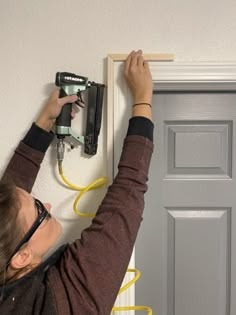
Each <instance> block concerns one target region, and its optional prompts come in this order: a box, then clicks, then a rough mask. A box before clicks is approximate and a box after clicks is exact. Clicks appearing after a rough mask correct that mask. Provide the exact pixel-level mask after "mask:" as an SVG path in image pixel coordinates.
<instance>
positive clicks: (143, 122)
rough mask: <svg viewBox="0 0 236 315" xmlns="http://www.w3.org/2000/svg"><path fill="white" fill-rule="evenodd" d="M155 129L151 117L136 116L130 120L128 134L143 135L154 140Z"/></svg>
mask: <svg viewBox="0 0 236 315" xmlns="http://www.w3.org/2000/svg"><path fill="white" fill-rule="evenodd" d="M153 130H154V124H153V122H152V121H151V120H150V119H148V118H146V117H141V116H135V117H132V118H130V120H129V128H128V132H127V136H129V135H137V136H143V137H146V138H148V139H150V140H151V141H153Z"/></svg>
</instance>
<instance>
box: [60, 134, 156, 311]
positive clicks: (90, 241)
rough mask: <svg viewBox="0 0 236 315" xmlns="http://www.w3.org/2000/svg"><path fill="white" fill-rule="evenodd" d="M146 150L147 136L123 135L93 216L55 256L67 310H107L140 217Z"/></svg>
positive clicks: (148, 149)
mask: <svg viewBox="0 0 236 315" xmlns="http://www.w3.org/2000/svg"><path fill="white" fill-rule="evenodd" d="M152 151H153V144H152V142H151V141H150V140H149V139H148V138H146V137H143V136H138V135H129V136H127V137H126V139H125V141H124V147H123V151H122V156H121V159H120V162H119V166H118V173H117V176H116V178H115V179H114V181H113V184H112V185H111V186H110V187H109V188H108V192H107V194H106V196H105V198H104V200H103V202H102V204H101V205H100V207H99V209H98V211H97V215H96V217H95V218H94V219H93V221H92V224H91V225H90V227H88V228H87V229H85V230H84V231H83V232H82V235H81V239H79V240H77V241H75V242H74V243H73V244H71V245H70V246H68V248H67V250H66V251H65V253H64V255H63V257H62V259H61V261H60V264H59V266H58V273H59V274H60V278H61V280H62V282H63V287H64V288H65V290H66V292H67V296H68V299H69V304H70V309H71V313H73V314H74V313H76V312H78V310H79V313H81V314H98V315H109V314H110V312H111V309H112V307H113V305H114V303H115V300H116V297H117V294H118V291H119V289H120V286H121V284H122V281H123V278H124V276H125V273H126V270H127V267H128V264H129V261H130V257H131V254H132V251H133V246H134V243H135V240H136V236H137V233H138V229H139V227H140V223H141V221H142V212H143V209H144V194H145V192H146V190H147V184H146V182H147V180H148V170H149V164H150V160H151V155H152ZM55 291H56V288H55ZM58 294H59V293H58ZM58 300H59V299H58ZM58 303H59V306H60V301H59V302H58Z"/></svg>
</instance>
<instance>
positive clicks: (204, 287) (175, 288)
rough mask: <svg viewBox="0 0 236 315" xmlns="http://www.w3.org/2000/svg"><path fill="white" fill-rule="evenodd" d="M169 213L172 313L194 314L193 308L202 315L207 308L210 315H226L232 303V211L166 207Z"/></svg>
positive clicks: (170, 311)
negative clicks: (229, 292) (230, 291)
mask: <svg viewBox="0 0 236 315" xmlns="http://www.w3.org/2000/svg"><path fill="white" fill-rule="evenodd" d="M165 211H166V213H167V225H168V228H167V234H168V235H167V239H168V245H167V266H168V267H167V270H168V275H167V277H168V284H167V286H168V287H167V290H168V297H169V303H170V304H169V305H168V308H169V310H168V314H169V315H176V314H177V315H179V314H191V307H193V305H195V306H196V307H195V308H196V309H198V310H201V309H202V312H200V313H201V314H203V313H204V311H205V312H206V309H207V308H209V309H208V312H207V313H208V314H216V315H222V314H225V311H226V309H229V303H230V301H229V296H228V295H227V292H228V290H229V284H230V269H229V266H230V262H229V260H228V257H230V244H231V231H230V228H231V209H230V208H222V209H220V208H216V209H213V208H192V209H187V208H182V209H181V208H175V209H174V208H166V209H165ZM209 231H211V233H209ZM192 283H194V286H192V285H191V284H192ZM193 297H194V298H193ZM183 301H185V302H184V304H183ZM204 301H205V302H206V303H205V302H204ZM209 301H210V302H209ZM201 304H202V305H201ZM203 310H204V311H203ZM194 314H195V313H194ZM204 314H206V313H204Z"/></svg>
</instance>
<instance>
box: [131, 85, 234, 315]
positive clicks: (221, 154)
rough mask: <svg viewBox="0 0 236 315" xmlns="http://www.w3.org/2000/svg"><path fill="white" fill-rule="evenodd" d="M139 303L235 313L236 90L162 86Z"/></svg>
mask: <svg viewBox="0 0 236 315" xmlns="http://www.w3.org/2000/svg"><path fill="white" fill-rule="evenodd" d="M153 119H154V121H155V125H156V127H155V132H154V133H155V136H154V139H155V140H154V141H155V152H154V156H153V159H152V164H151V169H150V176H149V191H148V193H147V195H146V207H145V214H144V221H143V223H142V226H141V230H140V233H139V235H138V239H137V242H136V250H135V253H136V256H135V260H136V266H137V268H138V269H140V270H141V271H142V277H141V279H140V280H139V281H138V282H137V284H136V305H149V306H151V307H152V308H153V311H154V315H157V314H158V315H235V314H236V274H235V272H236V269H235V267H236V253H235V245H236V244H235V242H236V218H235V215H236V182H235V175H236V174H235V166H236V165H235V163H236V161H235V158H234V157H235V150H236V134H235V133H236V130H235V128H234V126H235V122H236V94H235V93H234V92H226V91H224V92H197V91H194V92H189V91H188V92H158V93H155V94H154V97H153Z"/></svg>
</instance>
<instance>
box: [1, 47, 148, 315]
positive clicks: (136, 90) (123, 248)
mask: <svg viewBox="0 0 236 315" xmlns="http://www.w3.org/2000/svg"><path fill="white" fill-rule="evenodd" d="M125 78H126V80H127V83H128V85H129V87H130V90H131V93H132V95H133V99H134V104H133V113H132V116H133V117H132V118H131V119H130V122H129V127H128V132H127V136H126V138H125V141H124V146H123V151H122V154H121V158H120V162H119V166H118V168H119V171H118V174H117V176H116V178H115V179H114V182H113V184H112V185H111V186H110V187H109V188H108V191H107V194H106V196H105V198H104V200H103V201H102V203H101V205H100V207H99V209H98V211H97V214H96V217H95V218H94V219H93V221H92V224H91V225H90V226H89V227H88V228H87V229H85V230H84V231H83V232H82V235H81V238H80V239H78V240H76V241H75V242H73V243H72V244H70V245H69V244H65V245H63V246H62V247H60V248H59V249H58V250H57V251H56V252H55V253H54V254H53V255H52V256H50V257H49V258H48V259H46V260H45V261H43V257H44V255H45V254H46V253H47V252H48V250H49V249H50V248H51V247H52V246H53V245H54V244H55V242H56V241H57V239H58V237H59V235H60V233H61V225H60V223H59V222H57V221H56V220H55V219H54V218H53V217H52V215H51V214H50V208H51V206H50V204H48V203H42V202H41V201H40V200H37V199H34V198H33V197H32V196H31V195H30V191H31V189H32V186H33V184H34V181H35V179H36V176H37V173H38V170H39V167H40V163H41V162H42V160H43V157H44V154H45V152H46V150H47V148H48V146H49V145H50V143H51V141H52V138H53V134H52V133H50V130H51V128H52V126H53V124H54V122H55V119H56V117H57V116H58V115H59V114H60V111H61V108H62V106H63V105H64V104H66V103H73V102H75V101H76V96H68V97H65V98H61V99H59V98H58V94H59V93H58V91H54V92H53V93H52V95H51V97H50V98H49V100H48V102H47V104H46V106H45V108H44V109H43V111H42V113H41V115H40V117H39V119H38V120H37V121H36V123H34V124H33V125H32V127H31V129H30V130H29V132H28V133H27V135H26V136H25V138H24V139H23V140H22V141H21V142H20V144H19V145H18V147H17V149H16V150H15V153H14V155H13V157H12V159H11V160H10V162H9V164H8V166H7V169H6V171H5V173H4V175H3V179H2V181H1V183H0V222H1V231H0V286H1V287H0V296H1V301H0V314H22V315H23V314H45V315H54V314H63V315H65V314H82V315H89V314H91V315H94V314H101V315H108V314H110V312H111V309H112V307H113V304H114V302H115V299H116V296H117V293H118V291H119V288H120V286H121V284H122V281H123V278H124V275H125V272H126V270H127V267H128V263H129V260H130V257H131V254H132V250H133V246H134V243H135V239H136V236H137V232H138V229H139V226H140V223H141V220H142V211H143V208H144V193H145V192H146V190H147V186H146V182H147V175H148V169H149V164H150V160H151V155H152V150H153V143H152V140H153V124H152V122H151V99H152V78H151V74H150V70H149V66H148V64H147V62H146V61H144V59H143V56H142V51H137V52H134V51H133V52H131V53H130V55H129V56H128V58H127V60H126V63H125ZM9 179H10V180H9ZM11 181H14V184H12V183H11Z"/></svg>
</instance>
